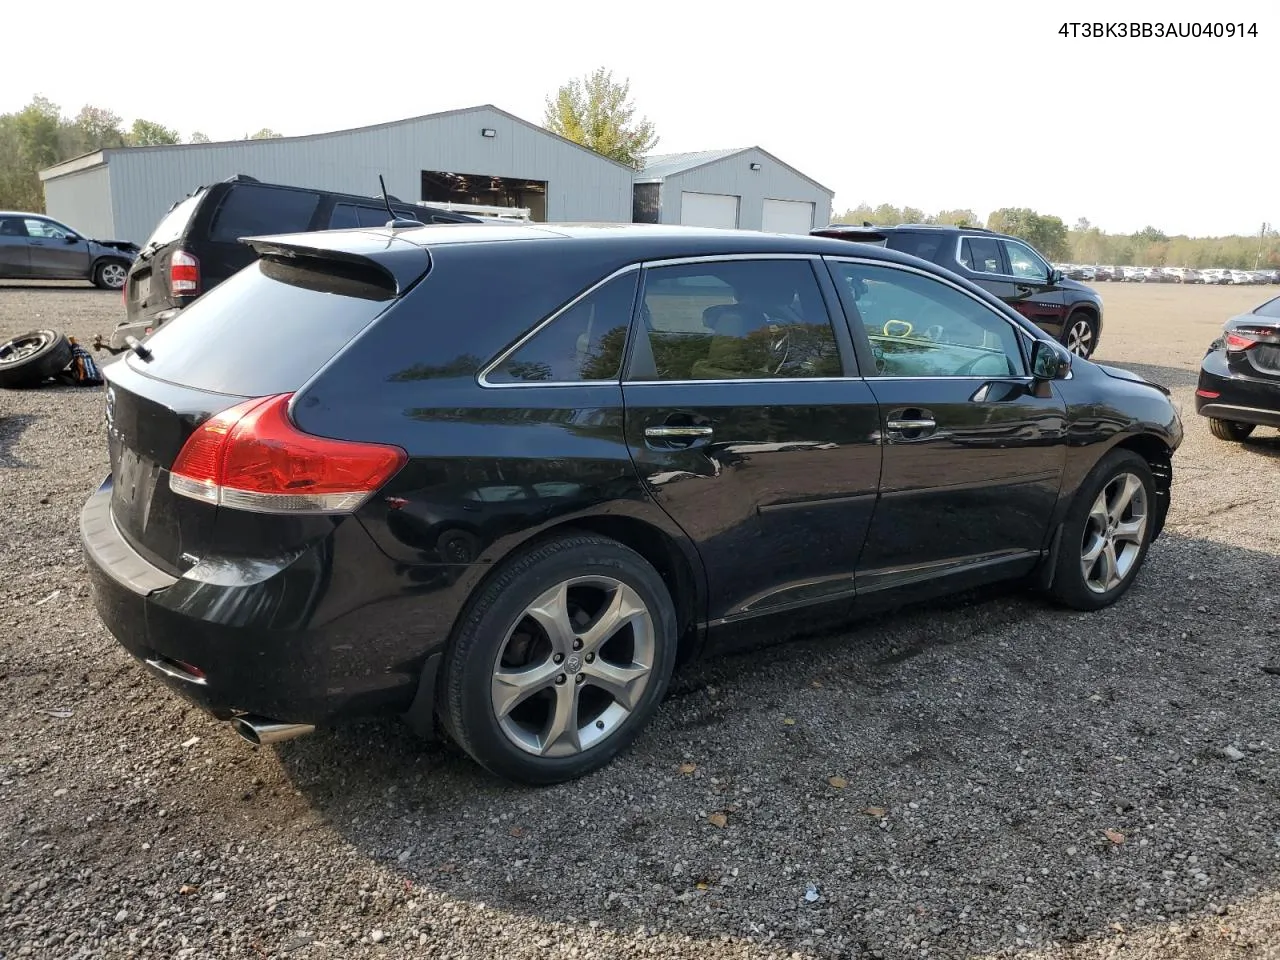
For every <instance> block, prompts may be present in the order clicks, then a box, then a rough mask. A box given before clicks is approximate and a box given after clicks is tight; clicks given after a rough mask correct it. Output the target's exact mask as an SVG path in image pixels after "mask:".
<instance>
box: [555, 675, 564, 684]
mask: <svg viewBox="0 0 1280 960" xmlns="http://www.w3.org/2000/svg"><path fill="white" fill-rule="evenodd" d="M562 683H564V674H563V673H562V674H560V676H558V677H556V684H557V685H558V684H562Z"/></svg>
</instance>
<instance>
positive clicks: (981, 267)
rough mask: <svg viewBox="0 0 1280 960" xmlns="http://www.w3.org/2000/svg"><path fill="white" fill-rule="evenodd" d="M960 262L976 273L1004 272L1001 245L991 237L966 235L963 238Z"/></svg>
mask: <svg viewBox="0 0 1280 960" xmlns="http://www.w3.org/2000/svg"><path fill="white" fill-rule="evenodd" d="M960 262H961V263H962V264H964V265H965V266H966V267H968V268H969V269H970V270H972V271H973V272H974V273H1004V265H1003V264H1002V263H1001V262H1000V245H999V243H997V242H996V241H995V240H994V239H992V238H990V237H965V238H964V239H963V240H961V241H960Z"/></svg>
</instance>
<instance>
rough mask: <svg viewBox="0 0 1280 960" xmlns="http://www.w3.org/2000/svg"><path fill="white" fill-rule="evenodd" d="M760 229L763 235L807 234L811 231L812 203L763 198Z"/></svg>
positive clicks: (810, 201) (809, 201) (808, 201)
mask: <svg viewBox="0 0 1280 960" xmlns="http://www.w3.org/2000/svg"><path fill="white" fill-rule="evenodd" d="M760 229H761V230H763V231H764V232H765V233H808V232H809V231H810V230H812V229H813V201H812V200H774V199H771V198H769V197H765V200H764V209H763V211H762V213H761V217H760Z"/></svg>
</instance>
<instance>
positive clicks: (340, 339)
mask: <svg viewBox="0 0 1280 960" xmlns="http://www.w3.org/2000/svg"><path fill="white" fill-rule="evenodd" d="M392 297H393V293H392V292H391V290H390V289H389V288H388V287H379V286H376V285H374V284H373V283H371V282H369V280H367V279H365V278H362V277H361V276H359V275H358V274H355V273H353V272H352V271H349V270H344V269H342V268H341V267H337V266H335V265H333V264H328V265H326V264H325V262H324V261H318V262H313V263H311V264H306V263H304V264H301V265H295V264H285V263H281V262H279V261H275V260H271V259H268V258H263V259H259V260H257V261H255V262H254V263H253V264H252V265H250V266H248V267H246V268H245V269H244V270H241V271H240V272H239V273H236V274H234V275H233V276H232V277H231V278H230V279H229V280H226V281H224V282H223V283H220V284H218V286H216V287H214V288H213V289H212V290H210V291H208V292H207V293H206V294H204V296H202V297H200V298H199V299H198V300H196V301H195V302H194V303H192V304H191V306H189V307H187V308H186V309H185V310H183V311H182V317H181V319H180V321H179V322H175V323H167V324H165V325H164V326H162V327H160V328H159V329H158V330H156V332H155V333H153V334H152V335H151V336H150V337H149V338H148V339H147V347H148V348H149V349H150V350H151V359H150V360H148V361H143V360H141V359H140V358H138V357H134V356H132V355H130V356H129V357H128V358H127V360H126V362H128V363H129V364H130V365H131V366H133V367H134V368H135V369H137V370H138V371H140V372H142V373H145V374H147V375H148V376H151V377H156V378H157V379H160V380H167V381H169V382H171V383H178V384H182V385H184V386H188V387H193V388H195V389H197V390H206V391H209V392H212V393H222V394H230V395H234V396H241V397H259V396H265V395H267V394H273V393H284V392H287V391H291V390H297V389H298V388H299V387H301V386H302V384H303V383H305V382H306V381H307V380H308V379H309V378H310V377H311V375H312V374H314V373H315V372H316V371H317V370H319V369H320V367H321V366H323V365H324V364H325V362H327V361H328V360H329V359H330V358H331V357H332V356H333V355H334V354H335V353H337V352H338V351H339V350H341V349H342V347H344V346H345V345H346V344H347V343H348V342H349V341H350V340H351V338H352V337H354V336H355V335H356V334H357V333H359V332H360V331H361V330H362V329H364V328H365V327H366V326H367V325H368V324H369V323H370V321H372V320H373V319H374V318H375V317H376V316H378V314H380V313H382V311H383V310H385V309H386V308H387V307H388V306H390V303H391V300H392Z"/></svg>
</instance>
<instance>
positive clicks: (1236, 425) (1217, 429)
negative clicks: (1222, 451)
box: [1209, 417, 1253, 443]
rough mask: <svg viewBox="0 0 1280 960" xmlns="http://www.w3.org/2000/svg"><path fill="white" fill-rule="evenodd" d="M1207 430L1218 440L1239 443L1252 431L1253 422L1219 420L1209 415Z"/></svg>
mask: <svg viewBox="0 0 1280 960" xmlns="http://www.w3.org/2000/svg"><path fill="white" fill-rule="evenodd" d="M1209 432H1210V433H1212V434H1213V435H1214V436H1215V437H1217V438H1218V439H1219V440H1226V441H1229V442H1230V443H1240V442H1241V441H1243V440H1247V439H1248V438H1249V435H1250V434H1251V433H1253V424H1252V423H1240V422H1239V421H1237V420H1219V419H1217V418H1216V417H1210V418H1209Z"/></svg>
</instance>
